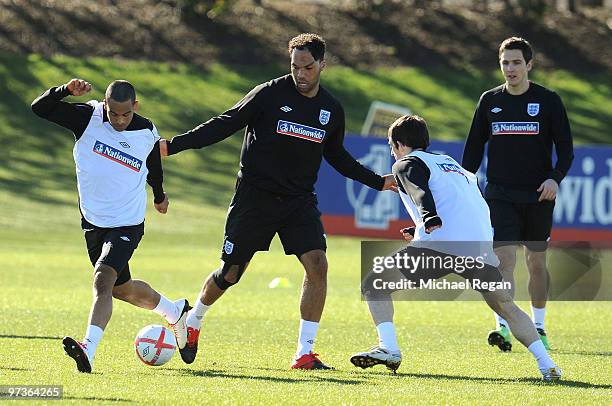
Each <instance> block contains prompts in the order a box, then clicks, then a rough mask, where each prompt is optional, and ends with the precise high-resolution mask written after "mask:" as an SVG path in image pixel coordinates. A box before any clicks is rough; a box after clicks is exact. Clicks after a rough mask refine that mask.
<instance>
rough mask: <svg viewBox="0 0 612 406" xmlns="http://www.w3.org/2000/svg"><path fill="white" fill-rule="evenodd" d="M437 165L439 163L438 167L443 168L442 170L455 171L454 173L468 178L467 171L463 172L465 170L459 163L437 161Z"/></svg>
mask: <svg viewBox="0 0 612 406" xmlns="http://www.w3.org/2000/svg"><path fill="white" fill-rule="evenodd" d="M436 165H438V168H440V169H441V170H442V172H446V173H449V172H453V173H458V174H459V175H461V176H463V177H464V178H465V180H467V176H465V173H463V170H462V169H461V167H460V166H459V165H457V164H446V163H442V164H439V163H436Z"/></svg>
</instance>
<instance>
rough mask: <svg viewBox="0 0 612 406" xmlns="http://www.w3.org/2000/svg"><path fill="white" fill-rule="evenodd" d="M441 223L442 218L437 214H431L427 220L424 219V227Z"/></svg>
mask: <svg viewBox="0 0 612 406" xmlns="http://www.w3.org/2000/svg"><path fill="white" fill-rule="evenodd" d="M441 225H442V219H441V218H440V217H438V216H433V217H430V218H428V219H427V220H425V224H424V226H425V229H428V228H429V227H434V226H441Z"/></svg>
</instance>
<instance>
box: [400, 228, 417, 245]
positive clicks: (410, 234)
mask: <svg viewBox="0 0 612 406" xmlns="http://www.w3.org/2000/svg"><path fill="white" fill-rule="evenodd" d="M400 232H401V233H402V236H403V237H404V240H406V241H409V242H410V241H412V239H413V238H414V232H415V228H414V227H406V228H402V229H401V230H400Z"/></svg>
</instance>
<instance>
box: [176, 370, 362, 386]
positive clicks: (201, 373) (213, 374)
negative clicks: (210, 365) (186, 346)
mask: <svg viewBox="0 0 612 406" xmlns="http://www.w3.org/2000/svg"><path fill="white" fill-rule="evenodd" d="M250 369H251V370H252V369H261V368H250ZM167 370H169V371H173V372H178V373H179V374H180V375H185V376H194V377H204V378H223V379H245V380H255V381H268V382H281V383H300V382H329V383H335V384H338V385H358V384H361V383H364V382H365V381H363V380H356V379H342V378H335V377H332V376H323V375H303V376H300V377H297V378H290V377H276V376H261V375H251V374H244V375H242V374H231V373H228V372H226V371H220V370H214V369H211V370H193V369H179V368H168V369H167ZM267 370H270V371H278V372H285V373H286V372H287V370H285V369H272V368H267ZM295 372H296V373H300V372H303V371H295ZM323 373H324V374H325V375H327V374H330V373H333V371H325V372H323Z"/></svg>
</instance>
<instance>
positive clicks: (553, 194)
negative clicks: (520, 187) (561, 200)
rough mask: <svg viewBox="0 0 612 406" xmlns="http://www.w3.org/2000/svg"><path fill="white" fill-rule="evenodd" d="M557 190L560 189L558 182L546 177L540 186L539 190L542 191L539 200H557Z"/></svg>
mask: <svg viewBox="0 0 612 406" xmlns="http://www.w3.org/2000/svg"><path fill="white" fill-rule="evenodd" d="M557 190H559V185H557V182H556V181H555V180H554V179H546V180H545V181H544V182H542V184H541V185H540V187H539V188H538V192H542V193H540V198H539V199H538V202H541V201H544V200H555V199H556V198H557Z"/></svg>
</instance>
